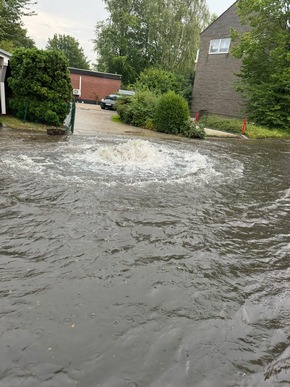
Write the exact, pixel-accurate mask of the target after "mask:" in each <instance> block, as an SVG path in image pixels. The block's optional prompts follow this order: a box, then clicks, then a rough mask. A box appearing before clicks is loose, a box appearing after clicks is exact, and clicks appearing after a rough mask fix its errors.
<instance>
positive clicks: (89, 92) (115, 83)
mask: <svg viewBox="0 0 290 387" xmlns="http://www.w3.org/2000/svg"><path fill="white" fill-rule="evenodd" d="M69 72H70V79H71V83H72V87H73V94H74V97H75V98H76V99H77V100H78V101H80V102H85V103H93V104H96V103H98V102H99V101H100V100H101V99H102V98H104V97H105V96H106V95H108V94H112V93H115V92H117V91H118V90H119V89H120V88H121V75H119V74H110V73H100V72H97V71H91V70H82V69H75V68H72V67H69Z"/></svg>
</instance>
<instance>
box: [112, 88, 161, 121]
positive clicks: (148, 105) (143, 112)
mask: <svg viewBox="0 0 290 387" xmlns="http://www.w3.org/2000/svg"><path fill="white" fill-rule="evenodd" d="M156 101H157V97H156V96H155V94H154V93H151V92H150V91H148V90H144V91H140V92H137V93H136V94H135V95H134V96H131V97H125V98H120V100H118V101H117V103H116V110H117V112H118V114H119V116H120V120H121V121H122V122H124V123H125V124H130V125H134V126H139V127H143V128H146V127H147V128H149V127H150V128H152V123H153V120H154V117H155V108H156Z"/></svg>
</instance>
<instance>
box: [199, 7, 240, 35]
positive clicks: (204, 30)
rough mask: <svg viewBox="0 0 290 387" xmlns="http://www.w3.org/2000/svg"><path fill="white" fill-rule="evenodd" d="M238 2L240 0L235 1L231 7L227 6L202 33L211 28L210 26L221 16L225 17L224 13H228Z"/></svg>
mask: <svg viewBox="0 0 290 387" xmlns="http://www.w3.org/2000/svg"><path fill="white" fill-rule="evenodd" d="M238 2H239V0H237V1H235V2H234V3H233V4H232V5H231V6H230V7H229V8H227V9H226V10H225V11H224V12H223V13H222V14H221V15H219V17H218V18H216V19H215V20H214V21H213V22H212V23H210V25H208V26H207V27H206V28H205V29H204V30H203V31H202V32H201V34H203V33H204V32H205V31H206V30H208V29H209V28H210V27H211V26H212V25H213V24H214V23H215V22H216V21H217V20H219V19H220V18H221V17H223V15H224V14H225V13H227V12H228V10H229V9H230V8H232V7H233V6H234V5H236V4H237V3H238Z"/></svg>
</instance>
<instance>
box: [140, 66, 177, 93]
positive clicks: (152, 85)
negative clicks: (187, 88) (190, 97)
mask: <svg viewBox="0 0 290 387" xmlns="http://www.w3.org/2000/svg"><path fill="white" fill-rule="evenodd" d="M134 89H135V90H150V91H151V92H153V93H155V94H157V95H161V94H164V93H167V92H168V91H175V92H176V93H177V94H181V88H180V79H179V77H178V76H177V75H176V74H174V73H172V72H170V71H165V70H161V69H158V68H155V67H151V68H147V69H145V70H144V71H143V72H142V73H141V74H140V75H139V78H138V80H137V81H136V82H135V85H134Z"/></svg>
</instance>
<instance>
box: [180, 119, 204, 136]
mask: <svg viewBox="0 0 290 387" xmlns="http://www.w3.org/2000/svg"><path fill="white" fill-rule="evenodd" d="M182 135H183V136H185V137H189V138H200V139H204V138H205V130H204V125H203V124H200V123H196V122H194V121H192V120H189V121H188V123H187V125H186V126H185V127H184V130H183V132H182Z"/></svg>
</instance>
